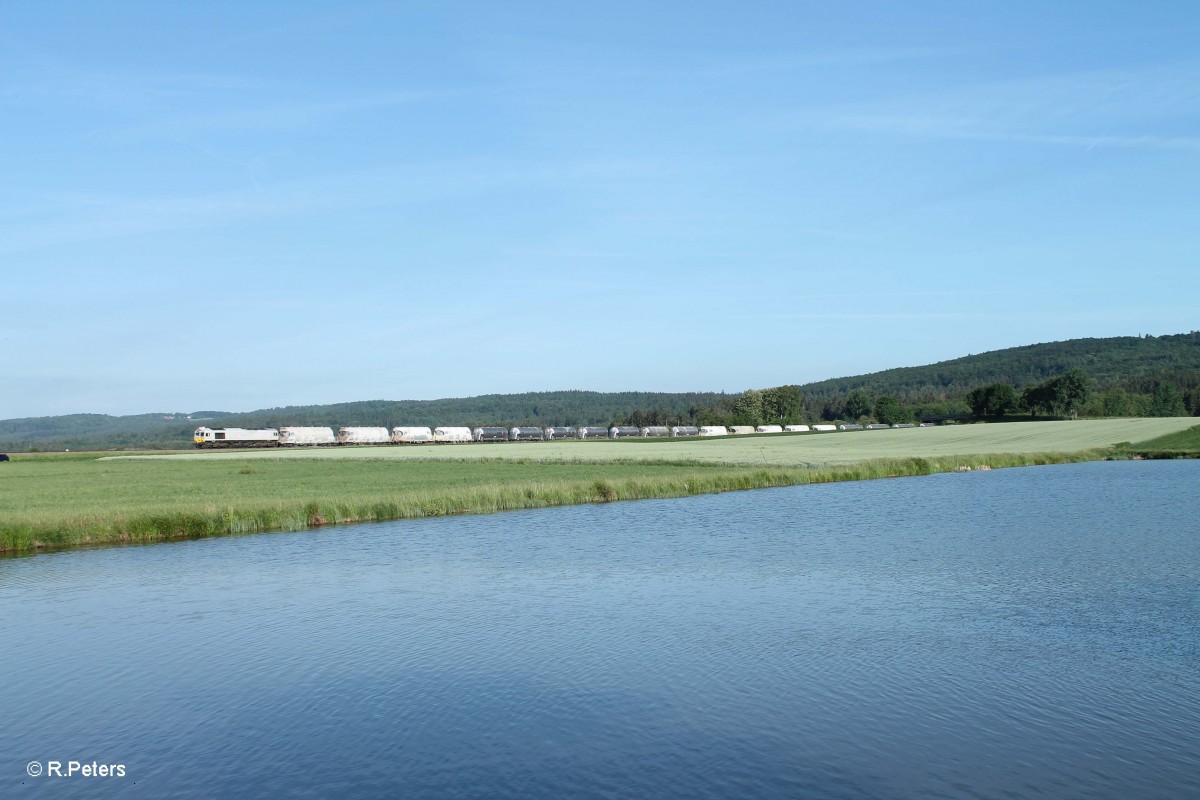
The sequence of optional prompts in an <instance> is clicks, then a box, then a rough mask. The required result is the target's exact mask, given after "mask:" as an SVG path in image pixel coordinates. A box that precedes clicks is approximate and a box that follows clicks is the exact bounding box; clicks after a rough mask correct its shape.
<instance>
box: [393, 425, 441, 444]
mask: <svg viewBox="0 0 1200 800" xmlns="http://www.w3.org/2000/svg"><path fill="white" fill-rule="evenodd" d="M432 441H433V431H431V430H430V429H429V428H411V427H407V426H403V425H397V426H396V427H394V428H392V442H393V443H394V444H425V443H426V442H432Z"/></svg>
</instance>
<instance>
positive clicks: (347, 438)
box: [337, 425, 392, 444]
mask: <svg viewBox="0 0 1200 800" xmlns="http://www.w3.org/2000/svg"><path fill="white" fill-rule="evenodd" d="M337 440H338V444H391V443H392V432H391V431H389V430H388V429H387V428H367V427H361V426H357V425H350V426H347V427H344V428H339V429H338V436H337Z"/></svg>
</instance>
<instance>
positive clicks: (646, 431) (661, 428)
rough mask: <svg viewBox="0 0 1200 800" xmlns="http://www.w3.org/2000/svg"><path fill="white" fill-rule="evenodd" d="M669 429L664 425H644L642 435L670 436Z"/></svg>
mask: <svg viewBox="0 0 1200 800" xmlns="http://www.w3.org/2000/svg"><path fill="white" fill-rule="evenodd" d="M670 435H671V429H670V428H668V427H667V426H666V425H646V426H645V427H643V428H642V436H670Z"/></svg>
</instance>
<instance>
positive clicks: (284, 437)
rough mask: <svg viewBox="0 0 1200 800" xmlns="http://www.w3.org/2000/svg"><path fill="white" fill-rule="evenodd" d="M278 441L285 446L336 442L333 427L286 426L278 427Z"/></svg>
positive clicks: (305, 445)
mask: <svg viewBox="0 0 1200 800" xmlns="http://www.w3.org/2000/svg"><path fill="white" fill-rule="evenodd" d="M279 443H280V444H281V445H283V446H285V447H295V446H304V447H313V446H317V445H330V444H337V438H336V437H334V435H333V428H306V427H295V426H291V427H287V428H280V429H279Z"/></svg>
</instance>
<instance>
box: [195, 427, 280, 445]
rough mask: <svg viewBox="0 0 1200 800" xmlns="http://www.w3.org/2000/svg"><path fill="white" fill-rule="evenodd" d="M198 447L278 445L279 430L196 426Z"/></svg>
mask: <svg viewBox="0 0 1200 800" xmlns="http://www.w3.org/2000/svg"><path fill="white" fill-rule="evenodd" d="M192 441H193V442H195V443H196V447H276V446H277V445H278V444H279V431H277V430H275V429H274V428H215V429H214V428H205V427H199V428H196V432H195V433H193V434H192Z"/></svg>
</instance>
